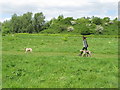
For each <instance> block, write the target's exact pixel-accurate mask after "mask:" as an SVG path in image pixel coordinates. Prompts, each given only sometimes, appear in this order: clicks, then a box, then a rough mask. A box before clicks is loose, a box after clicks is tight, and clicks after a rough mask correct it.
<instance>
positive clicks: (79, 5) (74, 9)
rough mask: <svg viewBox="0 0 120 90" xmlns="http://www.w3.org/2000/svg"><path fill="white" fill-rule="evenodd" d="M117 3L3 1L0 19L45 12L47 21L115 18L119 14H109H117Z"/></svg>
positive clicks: (103, 0)
mask: <svg viewBox="0 0 120 90" xmlns="http://www.w3.org/2000/svg"><path fill="white" fill-rule="evenodd" d="M117 3H118V0H1V1H0V13H1V14H2V16H1V17H0V18H1V19H2V20H3V19H5V18H10V17H6V16H10V15H12V14H14V13H16V14H18V15H21V14H23V13H26V12H33V13H35V12H43V13H44V14H45V16H46V18H47V19H51V18H53V17H57V16H58V15H61V14H63V15H64V16H66V17H67V16H72V17H75V18H79V17H83V16H94V15H98V16H100V17H103V16H111V17H115V16H117V13H113V15H111V14H110V15H109V12H111V11H112V12H113V11H115V12H117V6H118V5H117ZM4 15H5V16H4Z"/></svg>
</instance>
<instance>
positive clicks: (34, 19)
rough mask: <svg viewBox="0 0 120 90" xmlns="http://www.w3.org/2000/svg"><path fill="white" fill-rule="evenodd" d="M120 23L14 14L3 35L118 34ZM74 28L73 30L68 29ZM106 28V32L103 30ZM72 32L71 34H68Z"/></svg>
mask: <svg viewBox="0 0 120 90" xmlns="http://www.w3.org/2000/svg"><path fill="white" fill-rule="evenodd" d="M118 26H119V21H118V20H117V18H115V19H113V20H110V18H109V17H104V18H99V17H94V16H92V17H81V18H77V19H74V18H73V17H66V18H65V17H64V16H63V15H59V16H58V17H57V18H52V19H51V20H49V21H45V16H44V15H43V13H42V12H40V13H35V14H34V15H33V13H32V12H27V13H25V14H23V15H21V16H18V15H17V14H13V15H12V17H11V19H10V20H8V21H4V22H3V23H2V31H3V34H9V33H47V34H57V33H61V34H62V33H67V34H71V33H72V34H81V35H89V34H94V35H95V34H100V35H101V34H102V35H104V34H106V35H113V34H114V35H117V34H118ZM68 27H72V28H68ZM103 28H104V30H103ZM73 29H74V30H73ZM68 31H70V32H68Z"/></svg>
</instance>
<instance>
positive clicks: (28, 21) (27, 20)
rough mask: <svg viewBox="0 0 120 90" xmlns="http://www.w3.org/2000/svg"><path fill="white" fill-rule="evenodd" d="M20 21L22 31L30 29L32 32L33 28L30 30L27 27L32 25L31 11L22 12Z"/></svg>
mask: <svg viewBox="0 0 120 90" xmlns="http://www.w3.org/2000/svg"><path fill="white" fill-rule="evenodd" d="M21 22H22V32H25V33H27V32H29V31H31V33H32V32H33V30H31V29H30V28H29V27H31V26H33V25H32V13H31V12H27V13H25V14H23V16H22V18H21ZM29 29H30V30H29ZM32 29H33V28H32Z"/></svg>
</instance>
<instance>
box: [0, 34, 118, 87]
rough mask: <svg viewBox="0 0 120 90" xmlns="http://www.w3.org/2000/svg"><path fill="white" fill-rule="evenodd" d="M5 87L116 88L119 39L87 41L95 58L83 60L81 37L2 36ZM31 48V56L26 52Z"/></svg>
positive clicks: (99, 38) (91, 39) (90, 38)
mask: <svg viewBox="0 0 120 90" xmlns="http://www.w3.org/2000/svg"><path fill="white" fill-rule="evenodd" d="M2 39H3V44H2V53H3V56H2V63H3V64H2V66H3V68H2V69H3V81H2V82H3V88H117V87H118V55H117V53H118V39H117V38H110V37H109V38H103V37H102V38H101V37H97V38H95V37H89V38H87V40H88V44H89V48H88V49H89V50H90V51H92V57H80V56H78V54H79V53H80V52H79V50H80V49H81V48H82V38H81V37H79V36H70V37H69V36H67V35H50V36H49V35H37V34H31V35H30V34H15V35H6V36H3V38H2ZM26 47H28V48H29V47H30V48H32V49H33V52H32V53H25V52H24V48H26Z"/></svg>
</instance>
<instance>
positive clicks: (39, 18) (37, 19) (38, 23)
mask: <svg viewBox="0 0 120 90" xmlns="http://www.w3.org/2000/svg"><path fill="white" fill-rule="evenodd" d="M33 24H34V29H35V31H36V32H37V33H38V32H40V31H42V30H43V26H44V24H45V16H44V15H43V13H42V12H40V13H35V15H34V21H33Z"/></svg>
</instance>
